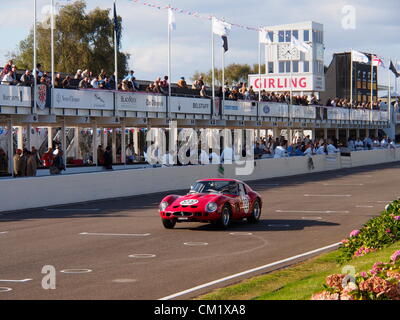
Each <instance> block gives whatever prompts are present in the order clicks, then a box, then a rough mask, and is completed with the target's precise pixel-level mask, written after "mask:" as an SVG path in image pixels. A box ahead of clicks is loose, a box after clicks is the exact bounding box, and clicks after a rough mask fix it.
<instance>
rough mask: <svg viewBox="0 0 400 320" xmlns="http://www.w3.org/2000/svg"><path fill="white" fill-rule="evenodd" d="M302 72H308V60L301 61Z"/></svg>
mask: <svg viewBox="0 0 400 320" xmlns="http://www.w3.org/2000/svg"><path fill="white" fill-rule="evenodd" d="M303 72H310V61H304V62H303Z"/></svg>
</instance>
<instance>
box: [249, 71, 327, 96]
mask: <svg viewBox="0 0 400 320" xmlns="http://www.w3.org/2000/svg"><path fill="white" fill-rule="evenodd" d="M249 86H253V88H254V91H257V90H258V89H260V87H261V90H267V91H275V92H280V91H290V90H293V91H324V90H325V79H324V78H323V77H320V76H313V75H294V74H293V75H292V76H290V75H265V74H264V75H261V77H260V76H259V75H255V74H252V75H249Z"/></svg>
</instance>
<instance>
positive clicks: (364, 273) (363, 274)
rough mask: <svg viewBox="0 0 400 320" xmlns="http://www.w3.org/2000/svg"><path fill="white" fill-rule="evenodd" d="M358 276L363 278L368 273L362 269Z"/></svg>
mask: <svg viewBox="0 0 400 320" xmlns="http://www.w3.org/2000/svg"><path fill="white" fill-rule="evenodd" d="M360 276H361V277H363V278H367V277H368V274H367V273H366V272H365V271H363V272H360Z"/></svg>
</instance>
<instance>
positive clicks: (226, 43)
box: [222, 36, 228, 52]
mask: <svg viewBox="0 0 400 320" xmlns="http://www.w3.org/2000/svg"><path fill="white" fill-rule="evenodd" d="M222 41H223V42H224V43H223V45H222V47H223V48H224V50H225V52H227V51H228V37H227V36H222Z"/></svg>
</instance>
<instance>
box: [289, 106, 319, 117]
mask: <svg viewBox="0 0 400 320" xmlns="http://www.w3.org/2000/svg"><path fill="white" fill-rule="evenodd" d="M290 115H291V117H292V118H301V119H315V118H316V116H317V112H316V108H315V107H314V106H297V105H290Z"/></svg>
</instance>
